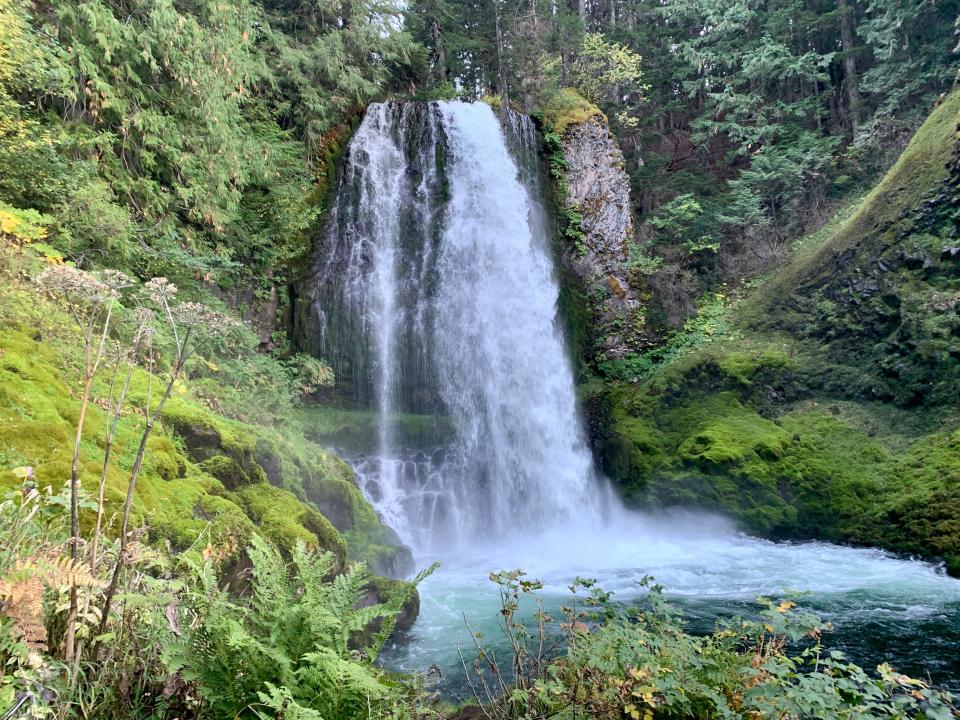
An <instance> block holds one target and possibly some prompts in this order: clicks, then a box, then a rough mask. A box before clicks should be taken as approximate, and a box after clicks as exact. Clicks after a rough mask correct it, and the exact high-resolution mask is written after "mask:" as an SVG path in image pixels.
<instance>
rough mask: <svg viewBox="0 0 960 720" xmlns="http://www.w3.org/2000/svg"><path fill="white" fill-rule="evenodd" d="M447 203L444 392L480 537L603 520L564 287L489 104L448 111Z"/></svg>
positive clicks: (440, 307)
mask: <svg viewBox="0 0 960 720" xmlns="http://www.w3.org/2000/svg"><path fill="white" fill-rule="evenodd" d="M442 113H443V117H444V121H445V125H446V128H447V135H448V138H449V143H450V155H451V162H450V166H449V173H448V175H449V182H450V203H449V205H448V206H447V211H446V220H445V225H444V233H443V240H442V243H441V248H440V259H439V262H438V265H437V277H438V283H439V287H438V292H437V299H436V302H437V314H436V325H435V333H436V353H437V361H438V366H439V367H438V370H439V373H438V375H439V380H440V391H441V396H442V398H443V400H444V405H445V406H446V408H447V409H448V411H449V413H450V414H451V415H452V416H453V418H454V420H455V423H456V427H457V434H458V444H459V450H460V451H461V453H462V456H463V459H464V460H465V463H466V464H465V466H464V467H463V469H462V475H461V476H462V477H463V478H464V479H466V480H467V481H468V483H469V484H470V485H472V486H474V487H482V488H483V489H484V493H485V495H486V496H487V503H486V504H487V507H486V508H484V509H485V510H486V511H487V512H488V513H489V516H488V517H481V518H478V519H479V520H480V521H481V523H482V525H481V526H480V527H482V528H483V529H484V532H493V533H495V534H502V533H503V532H505V531H506V530H508V529H510V528H511V527H513V526H514V525H515V524H519V525H521V526H522V529H524V530H527V531H530V530H534V531H536V530H540V529H542V528H543V527H544V526H545V525H546V521H547V519H548V518H549V520H550V522H552V523H556V524H560V525H568V524H570V523H571V522H572V521H573V520H575V519H578V520H586V521H588V522H589V521H596V520H597V519H598V504H597V501H596V498H597V492H596V489H597V488H596V483H595V481H594V478H593V473H592V467H591V458H590V455H589V451H588V449H587V447H586V445H585V443H584V440H583V437H582V433H581V430H580V427H579V424H578V421H577V413H576V407H575V395H574V384H573V374H572V371H571V368H570V363H569V360H568V358H567V355H566V352H565V349H564V344H563V339H562V338H561V337H560V335H559V333H558V332H557V330H556V327H555V323H554V320H555V318H556V313H557V297H558V288H557V283H556V279H555V278H554V272H553V264H552V262H551V258H550V256H549V245H548V238H547V236H546V234H545V232H544V228H543V226H542V224H541V223H539V222H536V218H537V214H538V208H537V207H536V202H535V201H534V199H533V198H532V197H531V194H530V192H529V190H528V189H527V188H526V187H525V186H524V185H522V184H521V183H520V180H519V177H518V173H519V171H518V167H517V164H516V162H515V161H514V160H513V158H512V157H511V156H510V153H509V152H508V150H507V146H506V144H505V142H504V138H503V131H502V130H501V127H500V123H499V122H498V121H497V119H496V117H495V116H494V114H493V112H492V111H491V109H490V108H489V107H487V106H486V105H484V104H482V103H477V104H473V105H464V104H462V103H450V104H445V105H443V106H442Z"/></svg>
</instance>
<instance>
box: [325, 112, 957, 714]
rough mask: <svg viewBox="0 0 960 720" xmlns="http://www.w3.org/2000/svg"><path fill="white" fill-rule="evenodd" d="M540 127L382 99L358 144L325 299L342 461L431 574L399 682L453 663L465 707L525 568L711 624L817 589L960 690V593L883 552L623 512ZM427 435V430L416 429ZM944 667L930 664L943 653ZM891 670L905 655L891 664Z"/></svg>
mask: <svg viewBox="0 0 960 720" xmlns="http://www.w3.org/2000/svg"><path fill="white" fill-rule="evenodd" d="M536 152H537V143H536V137H535V130H534V128H533V126H532V123H531V121H530V120H529V119H528V118H526V117H523V116H520V115H509V116H508V117H507V118H506V119H505V120H503V121H501V120H500V119H498V117H497V116H496V115H495V114H494V112H493V111H492V110H491V109H490V108H489V107H488V106H487V105H484V104H481V103H474V104H465V103H459V102H439V103H406V104H402V105H401V104H389V103H388V104H377V105H372V106H371V107H370V108H369V109H368V111H367V113H366V116H365V118H364V120H363V123H362V124H361V126H360V128H359V129H358V131H357V132H356V134H355V135H354V137H353V139H352V141H351V142H350V145H349V149H348V153H347V156H346V157H345V159H344V165H343V172H342V177H341V180H340V184H339V186H338V192H337V197H336V203H335V205H334V206H333V208H332V209H331V214H330V219H329V222H328V225H327V228H326V231H325V233H324V235H323V237H322V238H321V243H320V248H319V253H318V259H317V265H316V268H315V271H314V275H313V286H312V288H311V291H310V297H311V299H312V308H311V322H312V328H311V332H312V333H313V334H314V335H315V340H316V343H317V346H316V350H317V351H318V352H319V353H320V354H321V355H322V356H323V357H325V358H326V359H328V360H329V361H330V362H331V363H332V365H333V367H334V370H335V372H336V376H337V382H338V391H339V393H340V395H341V396H343V397H345V398H349V399H350V400H351V401H352V402H353V403H355V404H356V405H357V406H358V407H361V408H368V409H369V412H372V413H374V416H375V422H374V423H373V424H372V425H373V426H374V427H375V428H376V431H375V432H372V433H370V434H371V437H370V438H368V441H367V442H366V444H365V446H364V447H363V448H359V449H356V448H355V449H351V450H348V451H346V452H345V453H344V454H345V456H346V457H348V459H350V461H351V462H352V463H353V465H354V467H355V468H356V470H357V477H358V482H359V483H360V485H361V487H362V488H363V490H364V492H365V493H366V495H367V497H368V498H369V499H370V501H371V502H372V504H373V505H374V506H375V507H376V509H377V510H378V512H379V513H380V514H381V515H382V517H383V518H384V520H385V521H386V522H387V524H389V525H390V526H391V527H393V528H394V529H395V530H397V532H398V533H399V535H400V536H401V538H402V539H403V541H404V542H406V543H407V544H409V545H410V546H411V547H412V548H413V550H414V553H415V554H416V555H417V556H418V558H420V559H421V561H422V564H427V563H429V562H431V561H433V560H435V559H441V560H443V561H444V567H443V568H442V569H441V571H440V572H438V573H437V574H435V575H434V576H433V577H431V578H430V579H429V580H428V581H427V582H426V583H425V584H424V586H423V587H422V588H421V597H422V606H421V615H420V619H419V620H418V622H417V624H416V625H415V627H414V629H413V632H412V636H411V638H410V641H409V642H408V643H406V644H403V645H399V646H397V647H395V648H393V649H392V650H390V651H389V652H388V653H387V654H386V658H387V662H389V663H391V664H392V665H393V666H394V667H397V668H398V669H403V670H418V669H423V668H424V667H426V666H427V665H430V664H432V663H439V664H440V665H441V666H442V667H443V669H444V672H445V673H446V674H445V679H444V690H445V692H447V693H448V694H449V695H450V696H452V697H462V696H463V693H464V686H463V684H462V677H461V676H460V675H459V670H458V666H459V659H458V657H457V655H456V643H457V640H456V638H457V635H458V633H459V632H461V631H463V629H464V625H463V614H464V613H466V614H467V615H468V616H470V618H471V620H472V621H473V622H474V623H476V624H475V625H474V628H475V629H480V630H482V631H485V632H487V633H488V634H489V633H490V632H494V631H495V628H496V626H495V625H494V624H493V623H494V622H495V618H496V596H495V591H494V590H493V588H492V587H491V586H490V585H489V583H488V582H487V581H486V579H485V578H486V576H487V574H488V573H489V572H490V571H492V570H499V569H504V568H510V567H523V568H524V569H526V570H528V571H530V572H531V574H533V575H536V576H539V577H541V578H543V580H544V581H545V583H546V588H545V593H547V594H548V596H549V597H548V604H549V603H555V604H557V605H558V604H559V602H560V600H559V598H560V596H561V595H562V593H563V588H564V587H565V586H566V585H567V584H568V583H569V581H570V579H571V578H572V577H574V576H576V575H581V576H587V577H596V578H599V580H600V583H601V584H602V585H603V586H604V587H606V588H607V589H609V590H616V591H617V593H618V597H621V598H626V597H629V596H630V595H631V594H632V593H637V592H639V590H638V588H637V585H636V583H637V581H638V580H639V579H640V578H642V577H643V576H645V575H648V574H653V575H655V576H656V578H657V580H658V581H659V582H661V583H662V584H664V585H665V587H666V588H667V591H668V592H669V593H670V594H671V595H672V596H673V597H674V598H676V599H677V600H678V601H679V602H681V603H683V604H684V605H685V606H686V607H687V609H688V611H689V612H691V614H692V615H693V618H694V621H695V622H696V621H699V622H701V623H702V624H703V625H704V629H707V628H708V627H709V625H710V623H712V621H713V619H715V618H716V617H717V616H718V615H722V614H724V613H727V612H731V611H741V612H742V611H745V610H749V602H750V600H752V598H753V597H755V596H756V595H758V594H767V595H777V594H780V593H784V592H796V591H798V590H803V591H809V592H810V593H811V594H810V595H809V596H808V597H807V600H806V601H805V602H807V603H808V604H809V605H810V606H811V607H813V608H814V609H816V610H818V611H819V612H821V613H822V614H824V616H825V617H826V618H827V619H831V620H833V621H834V622H835V623H836V624H837V627H838V643H839V645H840V646H841V647H844V648H846V649H847V650H849V651H850V652H851V654H852V655H853V657H855V658H857V659H859V660H861V662H864V661H865V662H867V663H868V664H869V663H870V662H873V661H877V660H879V659H880V658H890V657H893V659H894V660H895V661H896V659H897V658H900V660H902V666H901V669H903V670H905V671H908V672H919V673H921V674H923V673H925V672H926V671H927V670H930V671H931V672H933V673H934V674H935V675H936V676H937V677H940V678H944V679H946V680H947V681H951V682H956V681H960V659H955V660H950V658H951V657H954V656H953V655H952V654H951V652H950V651H949V650H943V651H942V652H941V651H936V652H935V653H932V655H931V653H930V652H929V647H930V644H931V643H934V644H936V643H941V644H945V645H944V647H947V648H948V647H950V645H951V643H956V642H960V601H958V597H960V592H958V590H960V583H957V582H956V581H955V580H953V579H950V578H947V577H945V576H943V574H942V573H941V572H939V571H937V570H936V569H935V568H934V567H933V566H931V565H927V564H923V563H917V562H909V561H905V560H902V559H897V558H893V557H891V556H889V555H887V554H885V553H883V552H880V551H874V550H855V549H851V548H843V547H837V546H831V545H827V544H822V543H807V544H802V545H790V544H777V543H771V542H765V541H760V540H756V539H753V538H749V537H745V536H743V535H740V534H738V533H736V532H734V530H733V529H732V528H731V527H730V526H729V524H727V523H726V522H724V521H723V520H721V519H718V518H710V517H705V516H702V515H696V514H690V513H687V514H681V513H673V514H664V515H660V516H652V515H640V514H637V513H632V512H628V511H626V510H624V509H623V508H622V507H621V506H620V505H619V503H618V501H616V499H615V498H613V497H612V495H611V493H610V492H609V491H608V489H607V484H606V482H605V481H604V480H603V479H602V478H599V477H597V475H596V473H595V471H594V469H593V466H592V463H591V457H590V453H589V451H588V449H587V446H586V443H585V441H584V437H583V432H582V430H581V428H580V425H579V421H578V418H577V412H576V403H575V393H574V382H573V373H572V370H571V367H570V362H569V359H568V357H567V353H566V349H565V346H564V341H563V337H562V333H561V332H560V331H559V329H558V324H557V296H558V286H557V282H556V279H555V276H554V267H553V263H552V259H551V252H550V246H549V243H550V232H549V228H548V224H547V223H546V222H545V218H546V213H545V212H544V208H543V207H542V205H541V201H540V193H539V190H538V179H537V178H538V169H537V168H538V165H537V157H536ZM411 428H415V430H416V431H415V432H412V431H411ZM930 656H936V657H939V658H945V660H944V661H943V662H942V663H941V665H942V666H941V667H934V666H932V665H931V664H930V662H929V661H928V657H930ZM895 664H896V662H895Z"/></svg>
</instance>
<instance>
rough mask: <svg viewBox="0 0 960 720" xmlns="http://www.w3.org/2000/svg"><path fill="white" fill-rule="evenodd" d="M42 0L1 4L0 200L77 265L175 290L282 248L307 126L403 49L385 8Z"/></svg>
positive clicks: (286, 254) (242, 276) (311, 214)
mask: <svg viewBox="0 0 960 720" xmlns="http://www.w3.org/2000/svg"><path fill="white" fill-rule="evenodd" d="M371 7H372V6H371V5H370V4H369V3H364V2H360V3H351V4H350V5H349V7H347V6H343V7H341V6H340V5H338V4H335V3H328V4H326V5H324V6H323V7H320V6H317V7H314V8H311V10H310V11H309V12H307V11H304V12H297V11H294V10H292V9H290V8H286V7H285V6H283V5H282V4H280V5H277V4H275V3H271V2H260V1H259V0H244V1H243V2H240V3H239V4H237V3H234V4H231V5H229V6H227V5H222V4H220V5H217V4H210V3H203V2H188V3H185V4H184V3H179V4H174V3H170V2H166V3H155V2H140V3H134V4H133V5H130V4H129V3H128V4H123V3H116V2H112V1H111V0H93V1H91V2H76V1H75V0H57V1H56V2H54V3H53V5H52V6H51V7H50V8H48V9H47V8H45V9H43V10H40V9H37V8H33V7H28V6H27V5H26V4H24V3H21V2H20V0H5V1H4V3H3V5H2V6H0V13H2V17H3V27H4V31H3V35H2V36H0V138H2V139H0V200H2V201H5V202H9V203H12V204H14V205H16V206H17V207H33V208H36V209H38V210H41V211H45V212H50V213H51V214H52V215H54V217H55V219H56V223H55V224H54V225H53V232H52V233H51V238H50V243H51V245H53V246H54V247H56V248H58V249H59V250H60V251H61V252H63V253H65V254H66V255H68V256H69V257H70V258H71V259H77V260H81V262H82V263H86V264H94V265H108V266H113V267H123V268H125V269H128V270H133V271H135V272H136V273H137V274H139V275H141V276H149V275H161V274H162V275H166V276H168V277H173V278H175V280H176V281H177V282H178V283H180V284H181V285H183V286H184V287H187V286H189V285H191V284H193V285H196V284H198V280H199V281H209V280H210V279H214V278H215V279H216V280H218V281H219V282H220V283H221V284H228V283H230V282H233V281H237V280H244V281H249V280H250V279H251V278H255V279H257V280H260V281H262V280H263V279H264V278H269V277H270V275H271V273H273V274H278V273H280V272H281V271H282V270H283V269H284V264H286V263H292V262H295V261H296V260H297V259H298V258H299V257H300V255H301V254H302V252H303V251H304V249H305V246H306V243H305V239H304V235H305V234H306V232H307V230H308V228H309V227H310V225H311V223H312V222H314V220H315V219H316V217H317V215H318V213H319V210H320V207H319V205H318V203H317V196H315V195H314V193H313V192H312V190H313V180H314V178H320V177H323V176H325V174H326V173H327V171H328V168H327V167H326V165H325V163H324V162H322V155H323V148H322V145H323V142H322V139H323V137H324V134H325V133H326V132H327V131H328V130H329V129H330V128H331V127H333V126H334V125H336V124H337V123H340V122H343V121H344V119H345V118H346V117H347V115H348V114H349V113H350V112H352V111H353V109H354V108H355V107H356V106H357V105H358V104H362V103H364V102H367V101H368V100H370V99H371V98H372V97H374V96H376V95H379V94H381V93H383V92H384V91H385V90H386V89H387V88H388V86H389V85H390V84H391V82H392V81H393V80H394V78H395V77H397V76H402V75H404V74H405V73H406V70H405V68H406V67H407V65H409V63H411V62H413V61H414V59H415V56H416V55H417V53H418V49H417V48H416V46H415V45H414V44H413V43H412V42H411V41H410V38H409V37H408V36H407V35H406V34H405V33H404V32H401V31H399V30H398V29H397V27H398V23H397V20H398V16H399V10H398V9H397V8H392V7H390V6H389V4H384V3H379V4H377V6H376V11H375V12H374V11H373V10H372V9H371Z"/></svg>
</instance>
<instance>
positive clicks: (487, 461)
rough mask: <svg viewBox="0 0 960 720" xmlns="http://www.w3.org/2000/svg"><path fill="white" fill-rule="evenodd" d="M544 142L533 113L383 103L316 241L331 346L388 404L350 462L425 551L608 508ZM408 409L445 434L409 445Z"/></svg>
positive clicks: (359, 139) (356, 142)
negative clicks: (545, 199) (551, 217)
mask: <svg viewBox="0 0 960 720" xmlns="http://www.w3.org/2000/svg"><path fill="white" fill-rule="evenodd" d="M535 152H536V143H535V134H534V129H533V126H532V123H531V121H530V120H529V118H526V117H524V116H520V115H510V116H508V118H507V120H506V121H505V122H504V123H501V121H500V120H499V119H498V118H497V116H496V115H495V114H494V112H493V111H492V110H491V108H490V107H489V106H487V105H485V104H483V103H473V104H467V103H460V102H440V103H429V104H425V103H406V104H402V105H398V104H392V103H387V104H376V105H372V106H371V107H370V108H369V109H368V111H367V113H366V115H365V118H364V120H363V122H362V124H361V126H360V128H359V130H358V131H357V133H356V134H355V135H354V137H353V139H352V141H351V143H350V145H349V148H348V151H347V157H346V158H345V165H344V171H343V174H342V178H341V181H340V185H339V187H338V192H337V198H336V203H335V205H334V207H333V208H332V211H331V216H330V220H329V222H328V225H327V229H326V231H325V233H324V235H323V237H322V242H321V249H320V254H319V261H318V264H317V268H316V271H315V276H314V288H313V292H312V297H313V298H314V307H313V314H314V316H315V318H316V322H315V324H316V332H317V334H318V335H319V338H318V340H319V350H320V352H321V353H322V354H323V356H324V357H326V358H328V359H329V360H330V361H331V362H332V364H333V367H334V370H335V372H336V373H337V377H338V379H339V383H340V390H341V392H342V393H343V394H344V395H346V396H348V397H350V398H351V399H352V400H353V401H354V402H355V403H357V404H358V405H360V406H366V407H369V408H373V409H375V411H376V413H377V427H378V432H377V433H376V442H375V443H374V444H373V445H372V446H371V447H370V448H369V449H368V451H367V452H364V453H361V454H356V455H354V457H352V458H351V459H352V460H353V462H354V465H355V467H356V469H357V471H358V478H359V482H360V484H361V487H362V488H363V489H364V490H365V491H366V493H367V495H368V497H369V498H370V499H371V501H372V502H373V503H374V505H375V507H376V508H377V509H378V511H379V512H380V513H381V514H382V515H383V516H384V518H385V519H386V521H387V522H388V523H389V524H391V525H392V526H393V527H394V528H395V529H396V530H397V531H398V532H399V533H400V535H401V537H402V538H403V539H404V540H405V541H406V542H408V543H409V544H411V545H413V547H414V549H415V550H418V551H421V552H434V553H436V552H437V551H440V550H445V549H453V548H457V547H462V546H463V545H464V544H467V543H470V544H474V543H477V542H481V541H484V540H487V539H490V538H494V537H496V538H502V537H503V536H504V535H508V534H513V533H519V534H529V533H536V532H539V531H542V530H543V529H544V528H546V527H550V526H553V527H556V526H558V525H561V526H562V525H568V524H574V523H577V524H579V523H583V524H585V525H587V526H589V525H591V524H594V523H596V522H598V520H599V517H600V512H601V507H600V506H601V500H600V498H601V495H602V493H601V492H600V484H599V483H598V481H597V479H596V478H595V476H594V472H593V467H592V461H591V457H590V453H589V451H588V448H587V446H586V443H585V440H584V437H583V433H582V430H581V428H580V425H579V421H578V418H577V413H576V407H575V394H574V381H573V374H572V369H571V366H570V362H569V359H568V355H567V351H566V348H565V345H564V340H563V337H562V333H561V332H560V331H559V329H558V324H557V298H558V286H557V280H556V277H555V271H554V267H553V263H552V259H551V253H550V235H549V230H548V224H547V223H546V222H545V217H546V214H545V212H544V208H543V206H542V203H541V201H540V193H539V187H538V183H537V180H536V176H537V173H536V172H535V170H534V169H533V168H535V167H536V159H535ZM409 414H415V415H419V416H429V417H431V418H434V420H435V422H436V427H438V428H445V429H446V430H445V431H444V432H438V433H436V436H435V438H434V439H433V440H432V441H430V442H426V443H424V442H419V443H410V442H407V441H405V440H404V439H403V437H402V435H403V433H402V432H401V430H402V428H401V425H402V424H403V423H404V422H405V421H406V420H408V419H409Z"/></svg>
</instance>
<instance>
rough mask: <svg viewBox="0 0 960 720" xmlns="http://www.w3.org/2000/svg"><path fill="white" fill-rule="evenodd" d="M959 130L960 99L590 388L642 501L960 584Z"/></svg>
mask: <svg viewBox="0 0 960 720" xmlns="http://www.w3.org/2000/svg"><path fill="white" fill-rule="evenodd" d="M958 120H960V93H957V92H955V93H953V94H952V95H950V96H949V97H947V98H946V99H945V100H944V101H942V102H941V103H940V105H939V106H938V107H937V108H936V109H935V110H934V112H933V113H932V115H931V117H930V118H929V119H928V121H927V122H926V124H924V126H923V127H922V128H921V129H920V130H919V131H918V133H917V134H916V136H915V137H914V138H913V140H912V142H911V143H910V145H909V147H908V148H907V149H906V151H905V152H904V153H903V155H902V157H901V158H900V160H899V161H898V162H897V163H896V165H895V166H894V167H893V168H892V169H891V170H890V172H889V173H888V174H887V175H886V177H885V178H884V179H883V181H882V182H881V183H880V184H879V185H878V186H877V187H876V188H875V189H874V190H873V192H871V193H870V194H869V195H868V196H867V197H866V198H865V199H863V200H862V201H861V202H860V203H859V204H858V206H857V207H855V208H853V209H851V210H850V211H848V212H846V213H844V217H843V220H842V221H839V220H838V221H837V222H836V223H833V224H832V226H831V227H830V228H828V229H827V230H826V231H824V232H821V233H820V234H818V236H817V237H816V238H814V239H811V240H803V241H801V242H800V243H798V248H801V249H803V252H799V251H798V253H797V254H796V256H795V257H794V259H793V260H792V261H790V262H789V263H788V264H787V265H786V266H785V267H784V268H782V269H780V270H779V271H777V272H776V273H774V274H773V275H771V276H770V277H767V278H763V279H761V280H760V281H758V282H756V283H755V284H754V287H753V288H750V289H747V290H744V291H742V293H741V295H740V296H739V297H738V298H735V299H733V300H730V299H723V298H720V299H719V300H717V299H714V300H712V301H711V302H708V303H704V304H703V305H702V307H701V314H700V317H699V319H697V318H695V319H694V320H693V321H691V322H689V323H688V324H687V327H686V328H685V329H684V330H683V331H681V332H679V333H678V334H677V335H676V336H675V337H674V338H672V339H671V340H670V341H669V342H668V344H667V346H666V347H664V348H659V349H658V350H656V351H653V352H651V353H648V354H647V355H646V356H635V357H633V358H628V359H626V360H625V361H623V362H619V363H614V364H612V365H611V366H609V367H607V368H605V370H606V371H607V372H608V382H607V383H606V384H601V383H592V384H591V385H588V386H587V387H586V388H585V392H584V394H585V396H586V401H587V403H588V405H589V407H591V408H592V414H593V422H592V426H593V427H594V429H595V432H594V435H595V441H596V448H597V453H598V456H599V457H600V460H601V462H602V464H603V465H604V467H605V469H606V471H607V472H608V473H609V474H610V475H611V477H613V478H614V479H615V481H616V482H617V483H618V484H619V485H620V487H621V488H622V490H623V494H624V496H625V497H626V498H627V499H628V500H629V501H630V502H631V503H633V504H635V505H639V506H648V505H651V504H653V505H687V506H689V505H694V506H700V507H704V508H708V509H710V510H717V511H721V512H724V513H727V514H729V515H731V516H733V517H735V518H736V519H737V520H738V521H740V523H741V524H742V526H743V527H744V528H745V529H747V530H749V531H750V532H754V533H758V534H761V535H764V536H767V537H772V538H795V539H811V538H816V539H824V540H831V541H837V542H850V543H856V544H868V545H877V546H881V547H884V548H887V549H890V550H893V551H898V552H904V553H910V554H916V555H920V556H924V557H928V558H934V559H942V560H944V561H945V562H946V564H947V566H948V569H949V571H950V572H951V573H953V574H960V431H958V430H957V429H956V428H957V423H956V420H957V417H958V405H957V400H958V394H960V312H958V310H960V229H958V228H960V160H958V158H960V154H958V153H960V143H958ZM814 242H817V243H818V245H817V247H816V249H815V250H812V251H809V250H807V249H806V248H808V247H809V246H810V245H811V244H813V243H814Z"/></svg>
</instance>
